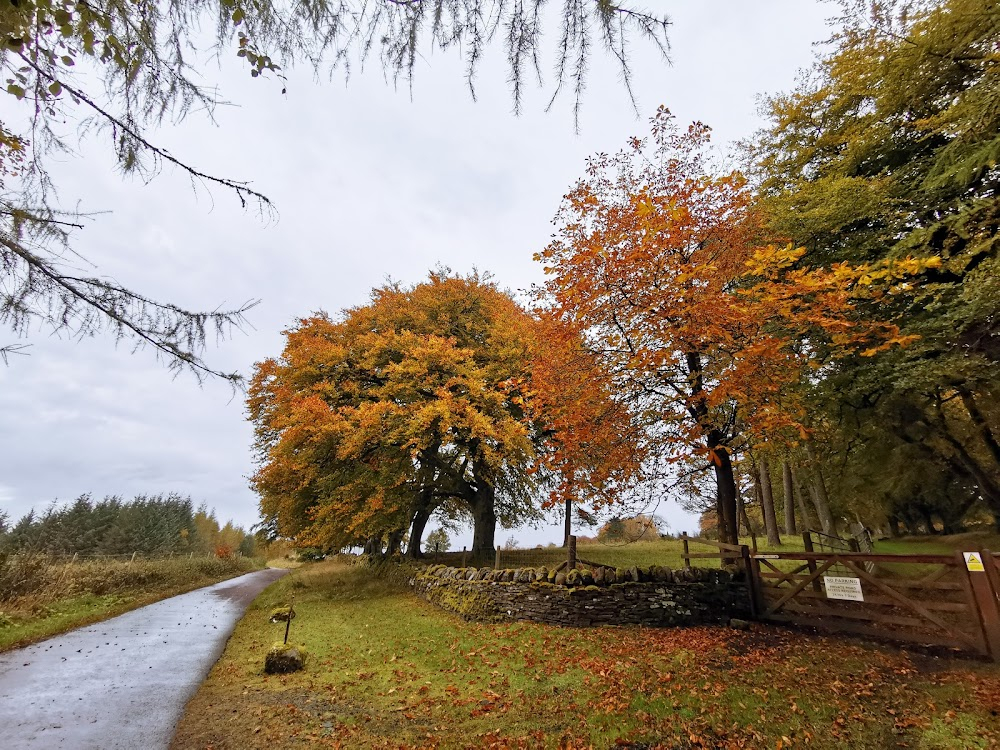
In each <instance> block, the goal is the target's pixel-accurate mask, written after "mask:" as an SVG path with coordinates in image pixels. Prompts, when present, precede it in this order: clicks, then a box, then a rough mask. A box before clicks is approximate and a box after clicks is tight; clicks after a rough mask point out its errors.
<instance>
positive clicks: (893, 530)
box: [888, 514, 899, 539]
mask: <svg viewBox="0 0 1000 750" xmlns="http://www.w3.org/2000/svg"><path fill="white" fill-rule="evenodd" d="M888 523H889V536H891V537H892V538H893V539H898V538H899V516H897V515H895V514H893V515H890V516H889V518H888Z"/></svg>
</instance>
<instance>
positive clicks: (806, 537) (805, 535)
mask: <svg viewBox="0 0 1000 750" xmlns="http://www.w3.org/2000/svg"><path fill="white" fill-rule="evenodd" d="M802 545H803V546H804V547H805V550H806V552H810V553H811V552H812V551H813V538H812V535H811V534H810V533H809V532H808V531H803V532H802ZM815 573H816V561H815V560H810V561H809V575H815ZM812 587H813V591H820V589H821V586H820V585H819V580H818V579H817V580H815V581H813V583H812Z"/></svg>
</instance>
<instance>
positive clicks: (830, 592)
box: [823, 576, 865, 602]
mask: <svg viewBox="0 0 1000 750" xmlns="http://www.w3.org/2000/svg"><path fill="white" fill-rule="evenodd" d="M823 584H824V585H825V587H826V598H827V599H847V600H848V601H852V602H863V601H864V600H865V595H864V594H863V593H861V579H860V578H847V577H844V576H823Z"/></svg>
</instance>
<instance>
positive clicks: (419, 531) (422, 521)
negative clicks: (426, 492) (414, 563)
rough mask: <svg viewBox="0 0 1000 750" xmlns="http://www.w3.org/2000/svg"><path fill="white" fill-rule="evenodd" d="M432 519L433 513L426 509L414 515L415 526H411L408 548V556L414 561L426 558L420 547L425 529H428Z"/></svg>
mask: <svg viewBox="0 0 1000 750" xmlns="http://www.w3.org/2000/svg"><path fill="white" fill-rule="evenodd" d="M430 517H431V512H430V511H429V510H426V509H424V508H421V509H419V510H418V511H417V512H416V513H414V514H413V524H412V525H411V526H410V543H409V544H408V545H407V546H406V556H407V557H409V558H411V559H413V560H416V559H417V558H420V557H423V556H424V553H423V552H422V551H421V549H420V545H421V543H422V542H423V538H424V528H426V526H427V522H428V521H429V520H430Z"/></svg>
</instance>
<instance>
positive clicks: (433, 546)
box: [427, 527, 451, 552]
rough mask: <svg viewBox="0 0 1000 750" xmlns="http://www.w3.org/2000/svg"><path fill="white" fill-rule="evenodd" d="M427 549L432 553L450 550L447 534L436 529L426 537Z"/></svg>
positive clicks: (442, 530) (449, 540)
mask: <svg viewBox="0 0 1000 750" xmlns="http://www.w3.org/2000/svg"><path fill="white" fill-rule="evenodd" d="M427 549H429V550H433V551H434V552H447V551H448V550H449V549H451V539H449V537H448V532H447V531H445V530H444V529H442V528H440V527H439V528H436V529H434V531H432V532H431V533H430V534H428V535H427Z"/></svg>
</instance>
